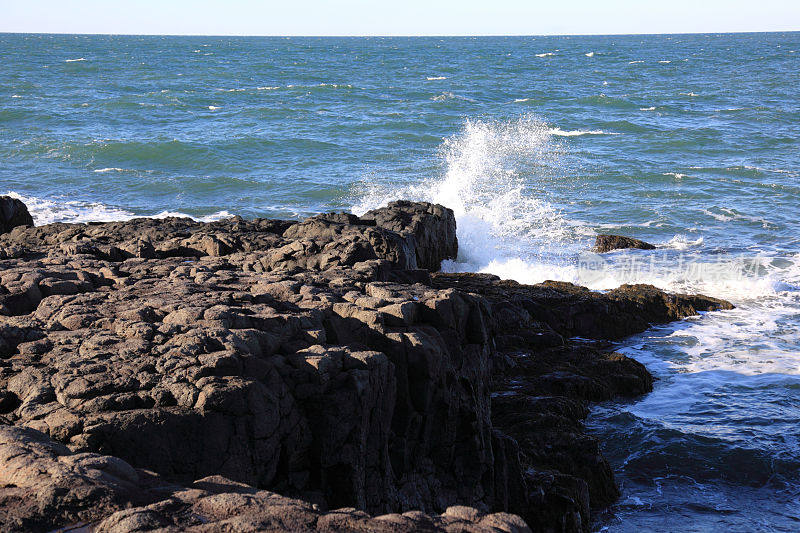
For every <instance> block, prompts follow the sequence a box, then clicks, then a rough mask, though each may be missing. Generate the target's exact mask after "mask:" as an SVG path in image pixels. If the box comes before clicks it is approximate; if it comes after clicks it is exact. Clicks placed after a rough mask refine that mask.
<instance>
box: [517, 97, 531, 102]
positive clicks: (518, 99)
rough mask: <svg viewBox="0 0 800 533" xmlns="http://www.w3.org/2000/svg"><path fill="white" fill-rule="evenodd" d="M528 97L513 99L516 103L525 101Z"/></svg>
mask: <svg viewBox="0 0 800 533" xmlns="http://www.w3.org/2000/svg"><path fill="white" fill-rule="evenodd" d="M529 100H530V98H515V99H514V101H515V102H517V103H522V102H527V101H529Z"/></svg>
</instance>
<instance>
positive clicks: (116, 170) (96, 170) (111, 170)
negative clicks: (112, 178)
mask: <svg viewBox="0 0 800 533" xmlns="http://www.w3.org/2000/svg"><path fill="white" fill-rule="evenodd" d="M92 172H125V169H124V168H119V167H107V168H98V169H95V170H93V171H92Z"/></svg>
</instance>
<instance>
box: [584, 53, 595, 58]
mask: <svg viewBox="0 0 800 533" xmlns="http://www.w3.org/2000/svg"><path fill="white" fill-rule="evenodd" d="M583 55H585V56H586V57H594V52H589V53H587V54H583Z"/></svg>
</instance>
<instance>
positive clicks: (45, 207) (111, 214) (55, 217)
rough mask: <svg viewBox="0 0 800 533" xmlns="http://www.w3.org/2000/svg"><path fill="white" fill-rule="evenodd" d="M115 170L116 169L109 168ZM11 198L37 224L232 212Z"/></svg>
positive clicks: (13, 194)
mask: <svg viewBox="0 0 800 533" xmlns="http://www.w3.org/2000/svg"><path fill="white" fill-rule="evenodd" d="M113 170H117V169H113ZM7 195H8V196H11V197H12V198H17V199H19V200H21V201H23V202H24V203H25V205H26V206H27V207H28V210H29V211H30V213H31V216H32V217H33V222H34V224H36V225H37V226H41V225H43V224H51V223H53V222H72V223H77V222H113V221H121V220H131V219H133V218H137V217H143V216H149V217H151V218H166V217H172V216H174V217H184V218H193V219H194V220H197V221H200V222H212V221H214V220H221V219H224V218H230V217H232V216H233V215H232V214H231V213H229V212H228V211H218V212H216V213H212V214H210V215H203V216H198V217H193V216H191V215H187V214H185V213H181V212H179V211H163V212H161V213H158V214H156V215H141V214H135V213H133V212H131V211H128V210H127V209H123V208H120V207H114V206H108V205H105V204H102V203H100V202H82V201H77V200H68V199H63V198H37V197H35V196H27V195H22V194H18V193H16V192H13V191H9V192H8V193H7Z"/></svg>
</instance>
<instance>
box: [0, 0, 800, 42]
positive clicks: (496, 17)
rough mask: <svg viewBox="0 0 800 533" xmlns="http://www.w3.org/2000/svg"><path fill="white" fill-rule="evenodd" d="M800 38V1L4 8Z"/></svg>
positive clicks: (38, 17) (105, 18)
mask: <svg viewBox="0 0 800 533" xmlns="http://www.w3.org/2000/svg"><path fill="white" fill-rule="evenodd" d="M794 30H800V0H606V1H603V0H545V1H540V0H528V1H525V0H399V1H398V0H394V1H391V2H387V1H381V0H337V1H323V0H288V1H287V0H282V1H281V0H279V1H274V0H266V1H256V0H249V1H247V0H226V1H220V0H126V1H124V2H121V1H114V0H104V1H99V0H22V1H19V0H0V32H31V33H34V32H35V33H113V34H158V35H164V34H167V35H553V34H556V35H561V34H573V35H575V34H578V35H583V34H630V33H696V32H702V33H705V32H708V33H712V32H739V31H794Z"/></svg>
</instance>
